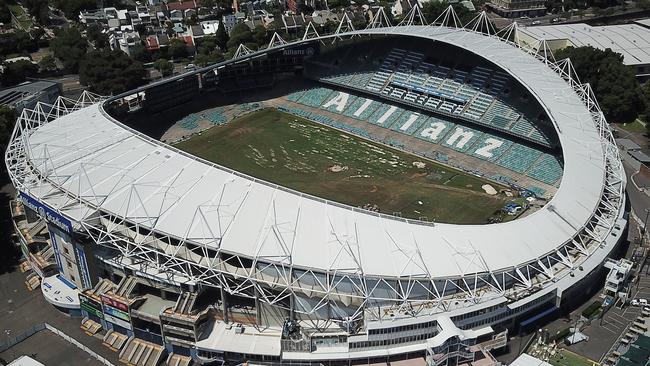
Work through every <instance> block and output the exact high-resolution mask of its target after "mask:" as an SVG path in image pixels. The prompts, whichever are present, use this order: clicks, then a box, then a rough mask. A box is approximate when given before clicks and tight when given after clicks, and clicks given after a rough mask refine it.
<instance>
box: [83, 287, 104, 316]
mask: <svg viewBox="0 0 650 366" xmlns="http://www.w3.org/2000/svg"><path fill="white" fill-rule="evenodd" d="M79 305H81V310H85V311H86V312H87V313H88V314H92V315H94V316H96V317H98V318H100V319H104V312H103V311H102V303H101V302H99V301H97V300H95V299H93V298H92V297H89V296H86V295H84V294H82V293H79Z"/></svg>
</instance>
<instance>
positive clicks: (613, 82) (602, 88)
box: [555, 47, 650, 122]
mask: <svg viewBox="0 0 650 366" xmlns="http://www.w3.org/2000/svg"><path fill="white" fill-rule="evenodd" d="M555 58H556V59H558V60H560V59H564V58H569V59H571V62H572V64H573V67H574V68H575V71H576V73H577V74H578V78H579V79H580V81H581V82H583V83H584V82H588V83H589V84H590V85H591V88H592V90H593V92H594V94H595V96H596V99H597V100H598V104H599V105H600V108H601V109H602V111H603V113H604V114H605V117H606V118H607V120H608V121H609V122H631V121H634V120H635V119H636V118H637V117H639V116H645V115H648V116H650V83H648V82H646V83H645V84H643V85H640V84H639V82H638V80H637V78H636V76H635V72H634V70H633V69H632V68H630V67H628V66H626V65H624V64H623V55H621V54H620V53H616V52H614V51H612V50H611V49H606V50H604V51H603V50H599V49H596V48H593V47H578V48H573V47H567V48H564V49H562V50H559V51H556V52H555Z"/></svg>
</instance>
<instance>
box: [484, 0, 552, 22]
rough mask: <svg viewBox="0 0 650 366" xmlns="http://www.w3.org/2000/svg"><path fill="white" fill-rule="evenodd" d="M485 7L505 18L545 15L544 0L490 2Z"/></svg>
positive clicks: (500, 0) (497, 0)
mask: <svg viewBox="0 0 650 366" xmlns="http://www.w3.org/2000/svg"><path fill="white" fill-rule="evenodd" d="M487 6H488V7H489V8H490V9H492V11H494V12H495V13H497V14H499V15H501V16H502V17H505V18H519V17H522V16H528V17H537V16H542V15H544V14H546V2H545V1H544V0H490V2H489V3H488V4H487Z"/></svg>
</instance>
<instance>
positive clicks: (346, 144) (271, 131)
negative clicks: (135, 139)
mask: <svg viewBox="0 0 650 366" xmlns="http://www.w3.org/2000/svg"><path fill="white" fill-rule="evenodd" d="M175 146H176V147H178V148H180V149H182V150H185V151H187V152H189V153H192V154H194V155H196V156H199V157H202V158H204V159H206V160H209V161H213V162H216V163H218V164H220V165H223V166H227V167H229V168H232V169H235V170H238V171H241V172H243V173H246V174H249V175H252V176H254V177H257V178H260V179H264V180H266V181H269V182H273V183H276V184H279V185H282V186H285V187H288V188H292V189H295V190H298V191H301V192H305V193H309V194H312V195H315V196H319V197H322V198H325V199H329V200H333V201H337V202H341V203H345V204H349V205H352V206H357V207H366V208H368V207H370V208H372V209H375V210H378V211H380V212H383V213H388V214H395V213H397V214H399V215H401V216H403V217H408V218H416V219H417V218H426V219H427V220H435V221H437V222H449V223H485V222H486V221H487V220H488V218H490V217H491V216H493V213H494V212H495V211H496V210H498V209H500V208H501V207H503V205H504V204H505V203H506V202H508V200H507V199H506V197H504V196H500V195H499V196H489V195H487V194H485V193H484V192H483V189H482V188H481V186H482V185H483V184H486V183H487V182H486V181H484V180H482V179H480V178H477V177H475V176H472V175H467V174H464V173H462V172H459V171H456V170H452V169H450V168H447V167H445V166H442V165H439V164H435V163H433V162H431V161H429V160H425V159H423V158H420V157H417V156H414V155H410V154H406V153H403V152H400V151H396V150H393V149H390V148H387V147H385V146H381V145H378V144H374V143H371V142H368V141H366V140H364V139H361V138H358V137H355V136H351V135H348V134H345V133H343V132H340V131H338V130H335V129H332V128H329V127H326V126H323V125H320V124H317V123H314V122H311V121H308V120H305V119H301V118H298V117H295V116H293V115H290V114H286V113H283V112H280V111H278V110H276V109H264V110H261V111H258V112H254V113H251V114H248V115H246V116H243V117H241V118H238V119H236V120H234V121H232V122H230V123H228V124H225V125H222V126H219V127H213V128H211V129H209V130H207V131H204V132H203V133H201V134H200V135H196V136H194V137H192V138H191V139H189V140H186V141H183V142H181V143H178V144H177V145H175ZM489 184H491V185H492V186H493V187H495V188H496V189H497V190H499V189H500V188H502V187H499V186H497V185H496V184H494V183H489Z"/></svg>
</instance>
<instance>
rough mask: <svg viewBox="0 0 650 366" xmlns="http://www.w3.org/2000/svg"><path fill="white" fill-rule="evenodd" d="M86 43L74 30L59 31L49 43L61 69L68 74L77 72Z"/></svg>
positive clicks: (84, 52)
mask: <svg viewBox="0 0 650 366" xmlns="http://www.w3.org/2000/svg"><path fill="white" fill-rule="evenodd" d="M87 47H88V43H87V42H86V40H85V39H84V38H83V37H82V36H81V33H79V31H78V30H77V29H76V28H68V29H67V30H60V31H58V32H57V33H56V37H55V38H54V39H53V40H52V42H50V48H51V49H52V51H53V52H54V56H55V57H56V58H58V59H59V60H61V62H62V63H63V67H64V68H65V69H66V70H68V71H70V72H77V71H78V70H79V61H80V60H82V59H83V57H84V55H85V54H86V49H87Z"/></svg>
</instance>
